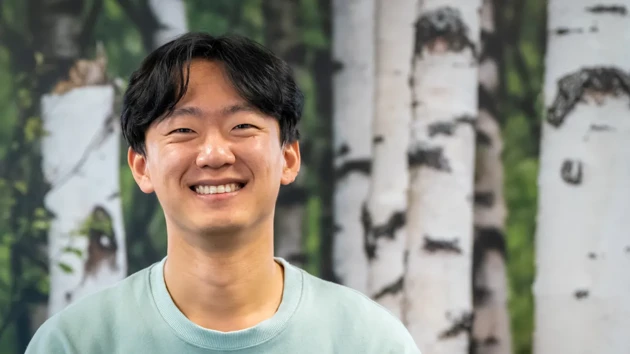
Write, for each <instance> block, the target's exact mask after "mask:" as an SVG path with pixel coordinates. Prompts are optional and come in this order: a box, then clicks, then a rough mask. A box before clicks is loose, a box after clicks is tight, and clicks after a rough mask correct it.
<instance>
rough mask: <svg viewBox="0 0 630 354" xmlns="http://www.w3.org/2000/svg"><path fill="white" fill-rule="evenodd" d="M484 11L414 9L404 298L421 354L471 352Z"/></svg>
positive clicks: (470, 6)
mask: <svg viewBox="0 0 630 354" xmlns="http://www.w3.org/2000/svg"><path fill="white" fill-rule="evenodd" d="M480 7H481V0H477V1H472V0H460V1H455V0H450V1H445V0H427V1H421V2H419V4H418V9H417V21H416V24H415V26H416V41H415V48H414V57H413V69H412V72H413V75H412V80H413V82H412V91H413V107H414V110H413V125H412V129H411V141H410V146H409V152H408V158H409V165H410V183H411V184H410V196H409V210H408V216H407V224H408V232H409V235H408V237H409V242H408V248H409V256H408V267H407V273H406V276H405V279H404V281H405V286H404V291H405V300H406V302H407V314H406V316H407V318H406V320H407V326H408V328H409V330H410V332H411V334H412V335H413V337H414V338H415V339H416V342H417V343H418V345H419V347H420V348H421V349H422V350H423V352H424V353H431V354H435V353H465V352H467V351H468V345H469V331H470V328H471V325H472V296H471V290H470V289H471V288H472V282H471V278H472V277H471V274H472V246H473V229H472V225H473V171H474V157H475V130H474V125H475V121H476V116H477V112H478V108H477V96H478V95H477V86H478V65H477V60H478V59H477V57H478V52H479V38H480V25H479V11H480Z"/></svg>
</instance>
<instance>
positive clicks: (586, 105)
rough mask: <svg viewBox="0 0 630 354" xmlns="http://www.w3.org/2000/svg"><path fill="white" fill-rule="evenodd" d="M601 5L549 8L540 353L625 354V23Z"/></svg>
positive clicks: (629, 147)
mask: <svg viewBox="0 0 630 354" xmlns="http://www.w3.org/2000/svg"><path fill="white" fill-rule="evenodd" d="M614 4H615V6H614V7H613V6H610V7H608V8H609V9H612V8H615V7H616V8H618V9H619V8H625V9H630V1H629V0H622V1H617V2H615V3H614ZM600 5H602V4H601V2H599V1H594V0H590V1H586V0H579V1H577V0H562V1H561V0H551V1H550V2H549V8H548V11H549V31H548V33H549V37H548V48H547V58H546V62H545V65H546V73H545V82H544V99H545V106H546V107H547V108H549V111H548V112H547V116H546V117H545V120H544V123H543V127H542V128H543V130H542V141H541V159H540V174H539V180H538V185H539V209H538V210H539V212H538V219H537V226H538V229H537V235H536V265H537V270H536V273H537V277H536V281H535V284H534V289H533V290H534V296H535V302H536V311H535V336H534V337H535V341H534V353H536V354H546V353H576V354H580V353H607V354H621V353H628V352H630V336H628V333H629V332H630V303H629V302H628V298H629V297H630V273H628V272H627V271H626V270H627V269H628V268H629V267H630V233H629V232H628V230H630V218H629V217H628V215H629V214H628V211H629V210H630V184H629V183H628V181H630V108H629V105H630V97H629V96H628V95H629V92H628V90H629V87H630V76H629V72H628V70H629V69H630V65H629V63H628V48H629V47H630V22H628V17H627V15H620V14H619V13H617V12H614V11H598V10H597V9H599V10H601V9H602V8H606V7H605V6H600ZM571 75H573V76H572V82H568V81H567V80H563V81H560V79H562V78H564V77H567V76H569V77H571ZM622 80H625V82H624V81H622ZM560 93H562V95H559V94H560ZM573 95H574V96H573ZM574 98H575V100H573V99H574ZM572 104H575V106H573V107H571V106H572ZM563 107H565V108H567V107H571V109H570V110H564V109H562V108H563ZM563 113H566V116H565V115H564V114H563Z"/></svg>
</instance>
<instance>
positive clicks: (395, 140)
mask: <svg viewBox="0 0 630 354" xmlns="http://www.w3.org/2000/svg"><path fill="white" fill-rule="evenodd" d="M415 3H416V1H415V0H394V1H392V0H387V1H386V0H377V7H376V96H375V102H376V105H375V117H374V124H373V127H374V130H373V136H374V143H373V153H374V156H373V160H372V179H371V186H370V192H369V196H368V200H367V210H368V215H369V216H370V225H369V226H370V228H369V230H368V235H367V236H368V237H367V240H366V241H367V242H368V245H373V247H374V253H373V254H372V255H371V256H372V257H371V258H369V266H370V268H369V269H370V273H369V278H368V279H369V281H368V292H369V294H370V296H372V297H373V298H374V299H375V300H376V301H377V302H379V303H380V304H382V305H383V306H385V307H386V308H387V309H388V310H390V311H391V312H392V313H393V314H394V315H396V316H397V317H398V318H400V319H403V316H404V310H403V304H402V298H403V296H402V295H403V292H402V286H403V283H402V281H403V275H404V272H405V250H406V243H407V232H406V228H405V215H406V211H407V191H408V186H409V170H408V168H407V148H408V147H409V146H408V145H409V125H410V123H411V90H410V87H409V78H410V76H411V58H412V55H413V38H414V37H413V35H414V30H413V22H414V20H415V11H414V10H415V6H414V5H415Z"/></svg>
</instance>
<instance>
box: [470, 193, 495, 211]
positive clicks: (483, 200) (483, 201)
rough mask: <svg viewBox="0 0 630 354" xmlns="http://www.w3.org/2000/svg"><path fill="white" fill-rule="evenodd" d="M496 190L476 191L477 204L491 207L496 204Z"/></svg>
mask: <svg viewBox="0 0 630 354" xmlns="http://www.w3.org/2000/svg"><path fill="white" fill-rule="evenodd" d="M494 197H495V196H494V192H475V205H477V206H481V207H484V208H491V207H492V206H493V205H494Z"/></svg>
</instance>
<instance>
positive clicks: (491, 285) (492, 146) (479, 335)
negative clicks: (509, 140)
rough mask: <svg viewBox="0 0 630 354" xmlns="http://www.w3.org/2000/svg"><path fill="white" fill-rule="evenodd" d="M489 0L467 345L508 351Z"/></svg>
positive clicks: (479, 352) (484, 19)
mask: <svg viewBox="0 0 630 354" xmlns="http://www.w3.org/2000/svg"><path fill="white" fill-rule="evenodd" d="M495 18H496V17H495V14H494V8H493V1H492V0H483V4H482V11H481V39H482V40H481V43H480V44H481V47H482V49H481V57H480V62H479V116H478V120H477V127H476V128H477V151H476V155H477V158H476V162H477V163H476V172H475V194H474V195H475V198H474V201H475V204H474V223H475V239H474V247H473V304H474V310H475V311H474V320H473V329H472V343H471V346H472V349H473V350H472V351H473V352H474V353H475V354H510V353H512V338H511V334H510V316H509V312H508V308H507V295H508V284H507V275H506V273H507V270H506V247H505V218H506V214H507V210H506V209H507V208H506V205H505V198H504V197H503V162H502V159H501V158H502V152H503V138H502V136H501V127H500V126H499V119H498V118H499V116H498V114H499V112H498V88H499V82H500V80H499V75H500V73H499V60H500V55H499V53H500V51H501V48H500V45H499V41H498V35H497V29H496V27H495V20H494V19H495Z"/></svg>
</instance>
